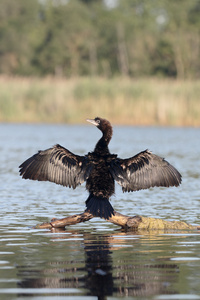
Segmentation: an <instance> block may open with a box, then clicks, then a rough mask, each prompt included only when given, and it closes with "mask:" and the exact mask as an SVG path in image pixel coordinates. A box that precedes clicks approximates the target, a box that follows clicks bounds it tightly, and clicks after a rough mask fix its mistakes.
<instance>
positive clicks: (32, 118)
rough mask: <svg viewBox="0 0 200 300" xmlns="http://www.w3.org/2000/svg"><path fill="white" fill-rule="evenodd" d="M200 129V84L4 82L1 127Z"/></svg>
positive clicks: (160, 81) (157, 81) (2, 79)
mask: <svg viewBox="0 0 200 300" xmlns="http://www.w3.org/2000/svg"><path fill="white" fill-rule="evenodd" d="M95 116H102V117H105V118H108V119H110V120H111V121H112V123H114V124H126V125H154V126H155V125H156V126H157V125H161V126H200V81H190V80H187V81H184V80H183V81H181V80H169V79H165V80H164V79H129V78H113V79H105V78H76V79H62V78H43V79H42V78H18V77H17V78H15V77H5V76H2V77H0V122H40V123H83V122H85V119H86V118H87V117H95Z"/></svg>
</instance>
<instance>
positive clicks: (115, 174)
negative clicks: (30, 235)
mask: <svg viewBox="0 0 200 300" xmlns="http://www.w3.org/2000/svg"><path fill="white" fill-rule="evenodd" d="M87 121H89V122H90V123H92V124H94V125H95V126H96V127H97V128H98V129H100V130H101V132H102V134H103V135H102V137H101V139H100V140H99V141H98V142H97V144H96V146H95V149H94V151H93V152H89V153H88V154H87V155H85V156H78V155H75V154H73V153H72V152H70V151H69V150H67V149H65V148H64V147H62V146H60V145H55V146H54V147H53V148H50V149H47V150H45V151H39V152H38V153H37V154H35V155H33V156H32V157H30V158H29V159H27V160H26V161H25V162H24V163H22V164H21V165H20V175H22V177H23V178H25V179H32V180H40V181H46V180H48V181H51V182H55V183H57V184H61V185H63V186H68V187H73V188H74V189H75V188H76V187H77V186H78V185H80V184H82V183H83V182H84V181H86V189H87V190H88V191H89V197H88V199H87V201H86V207H87V209H86V211H89V212H90V213H92V214H93V215H94V216H99V217H101V218H105V219H109V217H111V216H112V215H113V214H114V209H113V207H112V205H111V204H110V202H109V198H110V197H111V196H112V194H113V193H114V190H115V188H114V181H117V183H119V184H120V185H121V186H122V190H123V192H130V191H137V190H141V189H148V188H150V187H154V186H165V187H169V186H178V185H179V184H180V183H181V175H180V173H179V172H178V171H177V170H176V169H175V168H174V167H173V166H172V165H170V164H169V163H168V162H167V161H166V160H164V159H163V158H161V157H159V156H157V155H155V154H152V153H151V152H150V151H148V150H145V151H142V152H140V153H138V154H137V155H135V156H133V157H130V158H127V159H121V158H118V157H117V155H115V154H110V152H109V149H108V144H109V142H110V140H111V137H112V126H111V124H110V122H109V121H107V120H105V119H102V118H95V119H94V120H87Z"/></svg>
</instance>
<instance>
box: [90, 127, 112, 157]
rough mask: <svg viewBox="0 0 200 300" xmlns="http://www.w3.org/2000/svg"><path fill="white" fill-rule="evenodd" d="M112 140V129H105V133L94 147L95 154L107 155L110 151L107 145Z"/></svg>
mask: <svg viewBox="0 0 200 300" xmlns="http://www.w3.org/2000/svg"><path fill="white" fill-rule="evenodd" d="M111 138H112V127H109V128H107V130H106V131H105V132H103V136H102V137H101V138H100V140H99V141H98V142H97V144H96V147H95V150H94V151H95V152H96V153H98V154H101V155H108V154H110V151H109V149H108V144H109V142H110V140H111Z"/></svg>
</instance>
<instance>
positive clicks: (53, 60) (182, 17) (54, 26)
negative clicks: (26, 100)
mask: <svg viewBox="0 0 200 300" xmlns="http://www.w3.org/2000/svg"><path fill="white" fill-rule="evenodd" d="M0 20H1V22H0V73H1V74H2V73H3V74H8V75H23V76H47V75H56V76H60V77H62V76H64V77H74V76H91V75H95V76H104V77H113V76H119V75H120V76H121V75H122V76H129V77H133V78H135V77H144V76H159V77H172V78H174V77H175V78H179V79H182V78H199V76H200V59H199V58H200V0H190V1H188V0H176V1H172V0H170V1H169V0H151V1H149V0H126V1H124V0H107V1H106V0H105V1H100V0H71V1H70V0H28V1H27V0H18V1H13V0H1V4H0Z"/></svg>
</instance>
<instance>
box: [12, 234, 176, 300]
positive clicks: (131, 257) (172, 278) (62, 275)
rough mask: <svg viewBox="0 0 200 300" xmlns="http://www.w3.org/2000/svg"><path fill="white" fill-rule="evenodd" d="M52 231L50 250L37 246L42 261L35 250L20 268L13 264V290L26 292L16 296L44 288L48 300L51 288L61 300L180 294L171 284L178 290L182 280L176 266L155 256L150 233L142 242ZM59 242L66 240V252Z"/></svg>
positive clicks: (126, 237) (116, 236)
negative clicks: (15, 281)
mask: <svg viewBox="0 0 200 300" xmlns="http://www.w3.org/2000/svg"><path fill="white" fill-rule="evenodd" d="M53 232H57V233H58V235H53V237H52V239H53V240H54V242H53V243H51V242H50V243H48V245H50V244H51V247H47V246H46V243H45V244H41V245H40V250H41V251H42V252H41V253H43V254H42V258H41V257H38V251H33V252H30V253H27V259H26V260H24V261H22V265H17V278H18V279H19V280H20V279H21V281H19V282H18V283H17V286H18V287H20V288H24V291H22V290H20V292H21V294H19V295H27V294H26V293H29V296H30V290H29V292H27V290H26V289H32V290H31V295H32V296H37V295H38V292H40V289H41V288H42V289H46V294H47V298H51V292H52V290H51V289H54V293H55V292H56V289H58V290H57V292H56V294H55V297H56V296H58V298H59V296H61V295H60V293H62V294H63V298H64V297H65V296H66V295H67V296H68V298H70V296H71V298H73V297H74V296H77V292H78V293H80V292H81V295H80V298H81V297H82V296H85V297H87V296H88V298H89V296H96V298H97V299H98V300H106V299H107V296H110V297H111V296H112V297H141V296H142V297H143V299H146V298H148V297H149V296H155V295H156V296H157V295H166V294H177V293H178V291H177V290H174V284H175V285H176V286H177V284H178V282H179V281H180V272H179V266H178V265H177V264H174V263H171V262H170V261H167V262H166V257H164V258H163V259H161V257H160V256H158V252H157V242H158V241H159V242H160V241H161V240H160V235H158V236H157V237H156V234H153V236H152V237H150V236H149V233H148V235H147V236H146V238H145V239H144V237H142V238H141V239H140V238H135V237H137V236H135V237H134V239H132V238H133V233H132V232H131V233H123V232H120V231H115V233H114V235H113V234H110V233H107V234H97V233H90V232H86V231H83V232H81V231H74V230H72V231H65V230H63V229H60V228H59V229H58V228H57V229H55V228H54V229H53ZM62 233H63V235H62ZM66 233H68V234H66ZM80 236H81V239H80ZM77 238H78V239H77ZM55 239H56V240H57V241H56V242H55ZM50 240H51V238H50ZM61 240H62V242H61ZM63 240H65V241H66V242H67V241H68V242H67V243H65V247H64V248H63ZM145 241H146V242H145ZM152 242H153V243H152ZM61 244H62V246H61ZM149 245H151V247H152V248H151V247H150V248H151V249H152V251H149V249H150V248H149ZM163 245H164V247H166V244H163ZM130 246H132V247H130ZM61 249H62V251H60V250H61ZM168 249H169V250H170V249H171V248H170V246H169V248H168ZM154 250H155V252H154ZM167 251H168V250H167ZM41 259H42V260H41ZM41 262H42V263H41ZM69 288H71V289H77V291H74V290H71V291H70V290H69ZM59 289H62V291H60V290H59ZM65 289H66V291H65ZM43 292H44V291H42V290H41V293H43ZM35 293H36V295H35ZM46 294H45V295H46ZM145 297H146V298H145ZM61 298H62V297H61Z"/></svg>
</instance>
